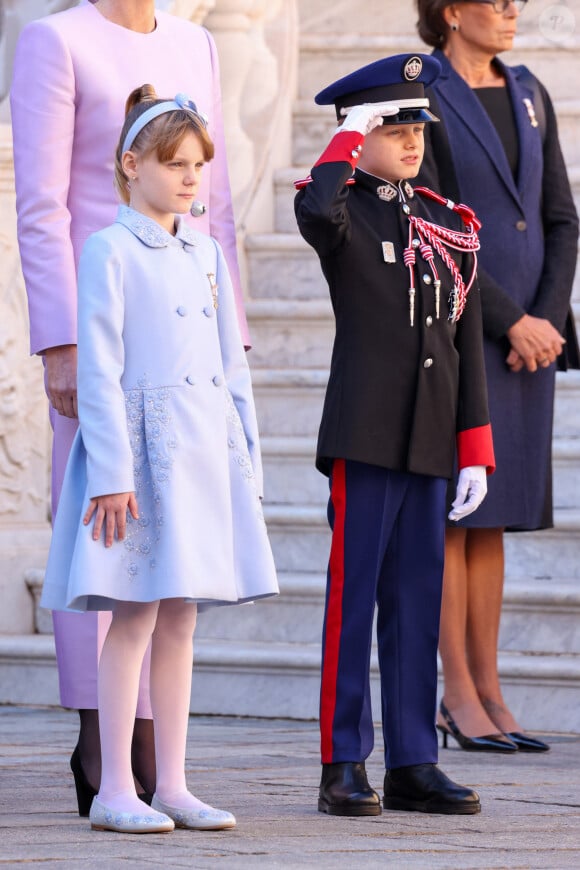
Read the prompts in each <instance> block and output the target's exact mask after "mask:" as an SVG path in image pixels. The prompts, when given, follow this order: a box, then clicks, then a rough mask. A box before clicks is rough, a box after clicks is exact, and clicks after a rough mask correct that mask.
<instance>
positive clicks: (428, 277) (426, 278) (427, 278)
mask: <svg viewBox="0 0 580 870" xmlns="http://www.w3.org/2000/svg"><path fill="white" fill-rule="evenodd" d="M432 281H433V278H432V277H431V275H423V283H424V284H431V282H432Z"/></svg>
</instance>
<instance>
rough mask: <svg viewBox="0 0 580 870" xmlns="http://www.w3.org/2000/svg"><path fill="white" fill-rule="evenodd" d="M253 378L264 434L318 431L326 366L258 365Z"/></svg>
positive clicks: (277, 435) (260, 424) (326, 371)
mask: <svg viewBox="0 0 580 870" xmlns="http://www.w3.org/2000/svg"><path fill="white" fill-rule="evenodd" d="M252 380H253V385H254V398H255V401H256V410H257V415H258V424H259V428H260V434H261V436H262V437H268V436H270V435H274V436H276V437H280V436H282V437H285V436H296V435H297V436H311V437H315V436H316V435H317V433H318V425H319V422H320V415H321V412H322V403H323V400H324V393H325V389H326V383H327V380H328V370H327V369H286V370H284V369H256V370H255V371H254V372H253V376H252Z"/></svg>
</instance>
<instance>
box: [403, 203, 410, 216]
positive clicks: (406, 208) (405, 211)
mask: <svg viewBox="0 0 580 870" xmlns="http://www.w3.org/2000/svg"><path fill="white" fill-rule="evenodd" d="M403 214H411V209H410V208H409V206H408V205H407V203H405V205H404V206H403Z"/></svg>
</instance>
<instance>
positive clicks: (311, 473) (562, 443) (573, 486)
mask: <svg viewBox="0 0 580 870" xmlns="http://www.w3.org/2000/svg"><path fill="white" fill-rule="evenodd" d="M261 447H262V462H263V466H264V485H265V501H266V503H267V504H306V505H320V506H324V505H326V502H327V499H328V484H327V480H326V478H325V477H324V475H322V474H320V472H319V471H317V470H316V468H315V467H314V459H315V454H316V438H315V437H314V436H310V437H300V436H294V437H291V436H286V437H275V436H271V435H270V436H265V437H263V438H262V439H261ZM552 465H553V489H554V505H555V507H556V508H566V509H568V508H575V507H577V506H578V493H579V492H580V438H554V440H553V442H552Z"/></svg>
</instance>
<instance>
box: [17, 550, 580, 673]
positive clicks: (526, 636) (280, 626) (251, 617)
mask: <svg viewBox="0 0 580 870" xmlns="http://www.w3.org/2000/svg"><path fill="white" fill-rule="evenodd" d="M320 569H323V566H322V565H321V566H320ZM38 573H39V575H42V574H43V572H38ZM42 579H43V578H42V577H41V576H40V578H39V586H38V589H39V592H40V591H41V588H42ZM278 581H279V584H280V595H279V596H278V597H276V598H270V599H266V600H264V601H259V602H257V603H256V604H247V605H244V606H242V607H219V608H214V609H210V610H208V611H205V612H203V613H201V614H200V617H199V620H198V626H197V629H196V638H198V639H201V640H231V641H237V642H240V643H246V642H249V641H257V642H260V643H266V642H270V643H272V644H276V643H298V644H301V643H318V642H319V641H320V637H321V630H322V619H323V611H324V597H325V589H326V574H325V573H324V570H319V571H318V572H312V573H304V572H293V573H289V572H284V571H279V573H278ZM264 608H266V609H264ZM45 617H50V614H49V612H48V611H46V610H44V609H43V608H41V607H39V606H38V602H37V606H36V613H35V623H36V626H37V627H38V629H37V630H39V631H40V633H41V634H42V635H43V636H46V635H47V634H52V624H51V623H50V624H49V622H47V621H46V619H45ZM28 637H30V635H28ZM21 642H22V641H21ZM499 649H500V650H501V651H506V652H514V651H516V652H518V651H519V652H526V651H528V652H531V653H534V654H536V653H541V654H546V655H547V654H551V655H556V654H558V655H559V654H565V653H573V654H574V655H580V586H579V584H578V580H577V579H568V580H563V579H540V580H539V579H531V578H528V577H524V578H515V577H508V578H507V580H506V583H505V588H504V596H503V607H502V618H501V630H500V639H499ZM20 654H21V655H22V657H23V658H26V650H25V649H24V648H23V649H21V650H20Z"/></svg>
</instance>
